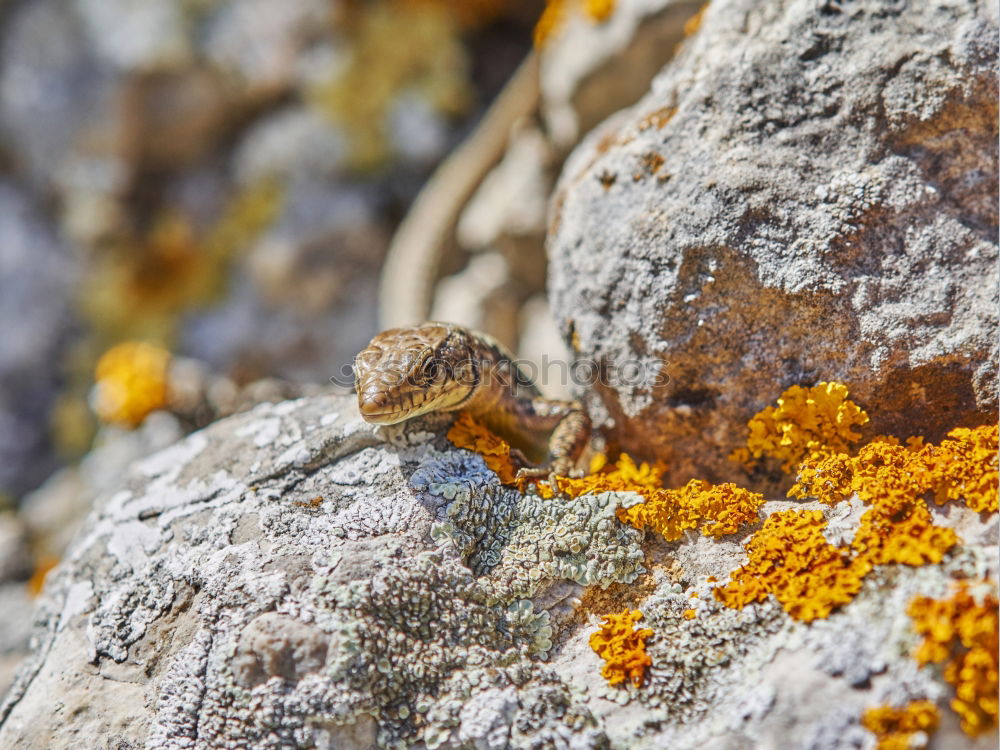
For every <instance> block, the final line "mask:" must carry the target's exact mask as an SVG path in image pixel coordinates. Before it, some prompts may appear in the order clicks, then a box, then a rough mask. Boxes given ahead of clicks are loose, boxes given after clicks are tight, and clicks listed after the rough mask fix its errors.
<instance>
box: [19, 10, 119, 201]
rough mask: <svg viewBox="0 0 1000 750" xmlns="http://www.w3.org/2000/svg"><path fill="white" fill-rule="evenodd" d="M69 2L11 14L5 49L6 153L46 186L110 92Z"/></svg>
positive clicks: (21, 168) (26, 174)
mask: <svg viewBox="0 0 1000 750" xmlns="http://www.w3.org/2000/svg"><path fill="white" fill-rule="evenodd" d="M67 7H68V3H66V2H64V1H63V0H37V2H30V3H17V4H16V5H15V4H11V6H10V7H9V8H7V9H5V18H4V24H3V31H2V44H0V98H2V100H3V107H0V132H2V134H3V138H2V143H0V151H6V150H7V149H9V153H7V154H6V155H7V157H8V158H9V159H10V160H11V161H12V162H13V165H14V166H15V167H16V168H18V169H19V170H20V171H21V172H22V173H23V174H24V175H25V176H26V177H27V179H28V180H30V182H31V183H33V184H34V185H46V184H47V183H48V182H49V180H51V179H52V176H53V174H55V173H57V171H58V168H59V167H60V166H61V165H62V163H63V161H64V160H65V159H66V155H67V152H68V150H69V149H70V148H71V147H72V145H73V143H74V141H75V140H76V138H77V134H78V131H79V129H80V128H81V127H83V126H84V125H85V124H87V123H89V122H90V121H92V120H93V117H94V111H95V109H99V108H100V106H101V105H102V103H103V102H105V101H106V97H107V95H108V92H107V91H106V89H105V87H104V79H103V77H102V76H101V75H100V66H99V63H98V62H97V60H96V57H95V55H94V53H93V51H92V50H91V49H89V47H88V45H87V40H86V37H85V35H84V34H83V31H82V30H81V29H80V27H79V24H78V23H77V20H76V19H75V17H74V16H73V15H72V14H71V13H67V12H66V10H67Z"/></svg>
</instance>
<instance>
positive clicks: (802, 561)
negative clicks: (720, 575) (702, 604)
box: [713, 510, 871, 622]
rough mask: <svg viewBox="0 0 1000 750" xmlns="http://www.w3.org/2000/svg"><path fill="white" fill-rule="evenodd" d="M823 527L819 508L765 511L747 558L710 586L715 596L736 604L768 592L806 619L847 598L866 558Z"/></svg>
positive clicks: (855, 586) (825, 612) (862, 573)
mask: <svg viewBox="0 0 1000 750" xmlns="http://www.w3.org/2000/svg"><path fill="white" fill-rule="evenodd" d="M825 527H826V521H825V520H824V519H823V514H822V513H821V512H820V511H818V510H806V511H798V510H789V511H783V512H780V513H774V514H772V515H770V516H768V518H767V520H765V521H764V525H763V526H762V527H761V528H760V530H759V531H757V533H755V534H754V535H753V536H752V537H751V538H750V539H749V541H748V542H747V544H746V549H747V553H748V554H749V557H750V560H749V561H748V562H747V564H746V565H744V566H742V567H741V568H739V569H738V570H736V571H735V572H734V573H733V574H732V577H731V581H730V582H729V583H728V584H726V585H725V586H718V587H716V588H715V589H713V593H714V595H715V597H716V599H718V600H719V601H721V602H722V603H723V604H725V605H726V606H727V607H732V608H733V609H740V608H741V607H744V606H745V605H747V604H749V603H751V602H759V601H763V600H764V599H765V598H767V596H768V594H771V595H773V596H774V598H775V599H777V600H778V602H780V603H781V605H782V606H783V607H784V608H785V611H787V612H788V613H789V614H790V615H791V616H792V617H794V618H795V619H797V620H803V621H805V622H811V621H812V620H815V619H817V618H821V617H826V616H827V615H829V614H830V612H831V611H833V609H834V608H835V607H838V606H840V605H842V604H846V603H847V602H849V601H851V599H853V598H854V595H855V594H857V593H858V591H860V590H861V581H862V579H863V578H864V577H865V575H866V574H867V573H868V572H869V570H871V563H870V562H869V561H868V560H867V559H865V558H864V557H852V555H851V554H850V550H849V549H845V548H842V547H835V546H833V545H832V544H830V543H829V542H828V541H826V538H825V537H824V536H823V529H824V528H825Z"/></svg>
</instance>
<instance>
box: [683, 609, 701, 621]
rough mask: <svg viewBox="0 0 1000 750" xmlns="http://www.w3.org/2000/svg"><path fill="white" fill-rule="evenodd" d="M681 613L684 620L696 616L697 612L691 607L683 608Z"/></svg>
mask: <svg viewBox="0 0 1000 750" xmlns="http://www.w3.org/2000/svg"><path fill="white" fill-rule="evenodd" d="M681 614H682V615H683V617H684V619H685V620H693V619H694V618H696V617H697V616H698V613H697V612H696V611H695V610H693V609H685V610H684V612H682V613H681Z"/></svg>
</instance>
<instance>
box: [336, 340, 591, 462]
mask: <svg viewBox="0 0 1000 750" xmlns="http://www.w3.org/2000/svg"><path fill="white" fill-rule="evenodd" d="M354 373H355V382H356V385H357V391H358V409H359V410H360V411H361V416H362V417H364V418H365V419H366V420H367V421H369V422H373V423H375V424H396V423H398V422H402V421H404V420H407V419H411V418H412V417H416V416H419V415H421V414H427V413H428V412H433V411H455V410H458V409H461V410H463V411H466V412H468V413H469V414H471V415H472V416H473V417H475V418H476V419H478V420H479V421H481V422H484V423H485V424H486V425H487V426H488V427H489V428H490V429H491V430H492V431H493V432H495V433H496V434H497V435H499V436H501V437H503V438H505V439H506V440H507V441H508V442H509V443H510V444H511V446H513V447H514V448H515V449H516V454H520V456H519V457H520V458H522V459H523V462H524V463H527V462H528V461H531V462H534V463H540V464H543V465H542V466H540V467H535V468H529V467H527V466H525V467H524V468H522V469H521V470H520V471H519V472H518V476H520V477H539V476H548V475H549V474H550V473H552V474H562V475H567V474H570V473H572V471H573V469H574V466H575V464H576V461H577V459H578V458H579V457H580V454H581V453H582V452H583V449H584V447H585V446H586V444H587V440H588V439H589V437H590V419H589V417H587V414H586V412H584V411H583V409H582V407H581V406H580V404H578V403H576V402H574V401H553V400H551V399H547V398H543V397H542V395H541V394H540V393H539V391H538V389H537V388H535V386H534V385H533V384H532V383H530V382H529V381H528V379H527V378H526V377H525V376H524V374H523V373H522V372H521V371H520V370H519V369H518V367H517V365H516V364H514V359H513V357H511V355H510V354H509V353H508V352H507V351H506V350H505V349H504V348H503V346H502V345H501V344H500V343H499V342H497V341H496V340H494V339H493V338H491V337H490V336H487V335H485V334H483V333H478V332H476V331H470V330H469V329H467V328H463V327H461V326H457V325H454V324H451V323H423V324H421V325H419V326H413V327H409V328H392V329H390V330H388V331H383V332H382V333H380V334H378V335H377V336H376V337H375V338H373V339H372V340H371V343H370V344H368V346H367V347H366V348H365V349H364V350H363V351H362V352H361V353H360V354H358V356H357V357H356V358H355V360H354Z"/></svg>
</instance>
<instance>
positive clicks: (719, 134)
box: [549, 0, 998, 479]
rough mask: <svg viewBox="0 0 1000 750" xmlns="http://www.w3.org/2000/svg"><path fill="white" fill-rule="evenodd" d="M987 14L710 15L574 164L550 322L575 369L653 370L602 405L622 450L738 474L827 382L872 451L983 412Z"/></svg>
mask: <svg viewBox="0 0 1000 750" xmlns="http://www.w3.org/2000/svg"><path fill="white" fill-rule="evenodd" d="M987 5H988V4H987V3H983V4H970V5H962V6H951V5H949V6H942V5H931V4H914V3H910V4H900V3H893V2H867V3H852V4H846V5H841V4H836V3H827V4H820V5H817V4H816V3H813V2H807V1H806V0H789V1H787V2H780V3H771V4H768V5H766V6H760V5H757V4H754V3H752V2H743V1H742V0H726V1H725V2H713V3H712V4H711V5H710V6H708V8H707V10H706V12H705V15H704V21H703V25H702V28H701V31H700V32H699V33H698V34H697V35H696V36H695V37H693V38H691V39H690V40H689V41H688V42H687V43H686V46H685V49H684V51H683V53H682V55H681V56H680V57H679V58H678V59H677V60H676V61H675V62H674V63H672V64H671V65H669V66H668V67H667V68H666V69H665V70H664V71H663V73H662V74H661V75H660V76H659V77H658V78H657V79H656V81H655V82H654V84H653V87H652V91H651V93H650V94H649V95H648V96H647V97H646V98H644V99H643V100H642V101H641V102H639V103H638V104H637V105H636V106H635V107H633V108H632V109H630V110H628V111H625V112H623V113H621V114H619V115H617V116H615V117H613V118H612V119H611V120H609V121H608V122H606V123H605V124H604V125H602V126H601V127H600V128H599V129H598V130H597V131H596V132H594V133H592V134H591V135H590V136H589V137H588V138H587V139H586V141H585V142H584V143H583V144H582V145H581V146H580V147H579V148H578V149H577V150H576V152H575V153H574V154H573V156H572V158H571V159H570V160H569V161H568V163H567V165H566V167H565V170H564V172H563V176H562V181H561V187H560V188H559V191H558V194H557V197H556V199H555V203H554V208H553V212H552V225H551V230H552V231H551V235H550V244H549V251H550V291H551V294H552V306H553V310H554V311H555V314H556V316H557V318H558V320H559V323H560V327H561V329H562V331H563V333H564V335H565V336H566V337H567V338H568V339H569V340H572V342H573V345H574V347H575V349H576V351H577V352H578V353H579V354H580V355H583V356H586V357H590V358H594V359H596V360H597V361H598V362H603V363H606V364H607V365H608V366H609V367H621V366H623V365H625V364H626V363H633V364H638V365H639V368H640V370H641V371H644V372H645V373H646V375H647V377H645V378H644V379H643V380H642V381H641V382H635V381H632V382H624V381H618V382H606V383H605V384H604V386H602V387H600V388H599V394H600V400H601V401H602V402H603V405H604V407H605V408H606V409H607V413H608V415H609V417H610V420H611V421H610V424H611V427H612V436H613V438H614V439H615V441H616V442H617V444H618V445H620V446H621V447H623V448H625V449H627V450H629V451H630V452H631V451H634V452H636V453H639V454H640V455H646V456H657V457H659V458H662V459H666V460H667V461H668V463H669V465H670V466H671V468H672V470H673V471H674V472H675V474H674V475H675V476H676V477H678V478H682V479H683V478H686V477H690V476H692V475H694V476H699V475H700V476H706V477H709V478H711V477H721V476H725V475H727V474H732V473H733V472H734V471H735V467H734V466H733V465H732V464H730V463H729V462H727V461H726V456H727V455H728V454H729V452H730V451H731V450H732V448H733V447H735V446H736V445H737V444H738V443H740V442H741V441H742V440H743V438H744V436H745V424H746V422H747V420H748V419H749V417H750V416H752V415H753V414H754V413H755V412H757V411H758V410H760V409H761V408H762V407H764V406H765V405H767V404H768V403H770V402H771V401H773V399H774V398H775V397H776V396H777V394H779V393H781V392H782V391H783V390H784V389H785V388H786V387H787V386H789V385H792V384H796V383H805V384H811V383H814V382H816V381H821V380H839V381H842V382H844V383H847V384H848V385H849V386H850V389H851V395H852V398H853V399H855V400H856V401H858V402H859V403H860V404H862V405H863V406H864V407H866V408H868V410H869V412H870V413H871V415H872V422H871V424H870V425H869V427H870V430H871V431H872V432H873V433H874V432H882V433H893V434H896V435H899V436H900V437H905V436H907V435H913V434H923V435H926V436H927V437H928V438H930V439H936V438H939V437H941V435H942V433H943V432H945V431H947V430H948V429H950V428H952V427H955V426H958V425H974V424H980V423H983V422H985V421H987V420H989V419H995V418H996V408H997V386H996V373H997V345H998V337H997V260H996V259H997V210H996V206H997V200H996V198H997V79H996V62H997V25H996V14H995V12H991V11H990V10H989V9H988V8H987V7H986V6H987ZM656 376H660V377H656ZM663 376H666V377H663ZM665 380H669V382H664V381H665ZM595 405H596V404H595Z"/></svg>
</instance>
